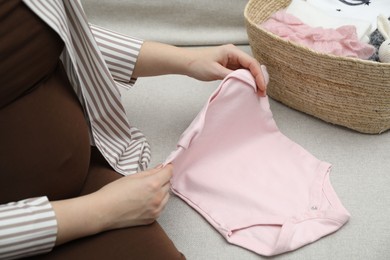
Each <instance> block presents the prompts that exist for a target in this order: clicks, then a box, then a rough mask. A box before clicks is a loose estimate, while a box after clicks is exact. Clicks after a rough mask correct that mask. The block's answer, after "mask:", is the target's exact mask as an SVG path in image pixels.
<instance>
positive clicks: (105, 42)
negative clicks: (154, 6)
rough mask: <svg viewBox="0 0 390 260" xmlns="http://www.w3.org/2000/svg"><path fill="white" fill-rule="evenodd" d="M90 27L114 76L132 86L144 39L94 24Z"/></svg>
mask: <svg viewBox="0 0 390 260" xmlns="http://www.w3.org/2000/svg"><path fill="white" fill-rule="evenodd" d="M90 28H91V31H92V34H93V36H94V37H95V40H96V43H97V44H98V46H99V49H100V52H101V54H102V56H103V58H104V60H105V62H106V64H107V67H108V69H109V71H110V73H111V75H112V77H113V78H114V79H115V80H116V81H119V82H121V83H127V84H128V85H130V86H132V85H133V84H134V83H135V80H136V79H135V78H132V74H133V71H134V67H135V63H136V61H137V58H138V54H139V51H140V49H141V46H142V43H143V41H142V40H140V39H136V38H132V37H129V36H127V35H124V34H119V33H116V32H114V31H111V30H108V29H105V28H102V27H99V26H96V25H92V24H90ZM120 85H121V86H123V85H124V84H120ZM124 87H125V88H128V86H126V85H125V86H124Z"/></svg>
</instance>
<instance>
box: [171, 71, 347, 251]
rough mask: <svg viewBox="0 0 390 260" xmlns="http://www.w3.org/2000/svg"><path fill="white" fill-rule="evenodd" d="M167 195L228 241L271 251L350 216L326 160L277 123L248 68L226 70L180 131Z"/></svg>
mask: <svg viewBox="0 0 390 260" xmlns="http://www.w3.org/2000/svg"><path fill="white" fill-rule="evenodd" d="M167 163H173V166H174V170H173V177H172V180H171V184H172V186H171V189H172V191H173V193H175V194H176V195H177V196H179V197H180V198H181V199H183V200H184V201H185V202H187V203H188V204H189V205H190V206H192V207H193V208H194V209H195V210H197V211H198V212H199V213H200V214H201V215H202V216H203V217H204V218H205V219H206V220H207V221H208V222H209V223H210V224H211V225H212V226H213V227H214V228H215V229H216V230H217V231H219V233H220V234H221V235H222V236H223V237H224V238H225V239H226V240H227V241H228V242H230V243H232V244H235V245H238V246H241V247H244V248H247V249H249V250H252V251H254V252H256V253H258V254H261V255H266V256H271V255H276V254H281V253H284V252H287V251H291V250H294V249H297V248H299V247H302V246H304V245H307V244H309V243H312V242H314V241H316V240H318V239H320V238H321V237H323V236H326V235H328V234H330V233H332V232H335V231H337V230H338V229H339V228H341V227H342V226H343V225H344V224H345V223H346V222H347V221H348V219H349V217H350V215H349V213H348V211H347V210H346V209H345V208H344V207H343V205H342V204H341V202H340V200H339V199H338V197H337V195H336V193H335V191H334V190H333V188H332V185H331V183H330V180H329V173H330V168H331V165H330V164H329V163H327V162H323V161H320V160H318V159H317V158H315V157H314V156H313V155H311V154H310V153H309V152H308V151H306V150H305V149H304V148H302V147H301V146H299V145H298V144H296V143H294V142H293V141H292V140H290V139H289V138H287V137H286V136H285V135H283V134H282V133H281V132H280V131H279V129H278V128H277V126H276V123H275V121H274V119H273V116H272V112H271V110H270V106H269V102H268V97H259V96H258V95H257V94H256V84H255V80H254V78H253V77H252V75H251V74H250V72H248V71H247V70H242V69H241V70H237V71H235V72H233V73H231V74H230V75H228V76H227V77H226V78H225V79H224V80H223V82H222V83H221V84H220V86H219V87H218V89H217V90H216V91H215V92H214V93H213V94H212V95H211V97H210V99H209V100H208V102H207V104H206V105H205V106H204V107H203V109H202V110H201V111H200V113H199V114H198V115H197V117H196V118H195V119H194V121H193V122H192V123H191V125H190V126H189V127H188V128H187V129H186V131H185V132H184V133H183V134H182V136H181V138H180V140H179V141H178V144H177V149H176V150H175V151H173V152H172V153H171V154H170V156H168V158H167V160H166V161H165V164H167Z"/></svg>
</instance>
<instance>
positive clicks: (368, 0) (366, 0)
mask: <svg viewBox="0 0 390 260" xmlns="http://www.w3.org/2000/svg"><path fill="white" fill-rule="evenodd" d="M306 1H307V2H308V3H309V4H311V5H313V6H316V7H317V8H319V9H322V10H323V11H325V12H326V13H328V14H329V15H330V16H334V17H339V18H347V19H349V18H352V19H359V20H365V21H368V22H369V23H370V24H371V26H372V29H371V32H370V33H372V32H373V31H374V30H375V29H376V19H377V17H378V15H380V14H384V15H385V16H387V17H388V16H390V1H389V0H306Z"/></svg>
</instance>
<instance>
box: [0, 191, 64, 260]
mask: <svg viewBox="0 0 390 260" xmlns="http://www.w3.org/2000/svg"><path fill="white" fill-rule="evenodd" d="M0 230H1V232H0V259H14V258H21V257H26V256H31V255H37V254H43V253H46V252H50V251H51V250H52V248H53V247H54V245H55V241H56V238H57V232H58V226H57V220H56V217H55V213H54V210H53V208H52V206H51V204H50V202H49V200H48V198H47V197H38V198H31V199H26V200H21V201H18V202H11V203H8V204H3V205H0Z"/></svg>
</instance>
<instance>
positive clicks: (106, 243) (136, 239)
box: [0, 0, 183, 259]
mask: <svg viewBox="0 0 390 260" xmlns="http://www.w3.org/2000/svg"><path fill="white" fill-rule="evenodd" d="M63 48H64V43H63V42H62V40H61V38H60V37H59V36H58V35H57V34H56V33H55V32H54V31H53V30H52V29H51V28H50V27H49V26H48V25H46V24H45V23H44V22H43V21H42V20H41V19H40V18H39V17H38V16H36V15H35V14H34V13H33V12H32V11H30V9H29V8H28V7H27V6H25V5H24V4H23V3H22V1H21V0H0V82H1V83H0V204H4V203H7V202H11V201H18V200H22V199H26V198H31V197H37V196H47V197H48V198H49V200H58V199H67V198H72V197H76V196H79V195H83V194H88V193H90V192H93V191H96V190H98V189H99V188H101V187H102V186H104V185H105V184H107V183H109V182H111V181H114V180H116V179H118V178H120V176H121V175H119V174H118V173H116V172H115V171H113V170H112V169H111V168H110V166H109V165H108V164H107V163H106V162H105V160H104V158H103V157H102V156H101V155H100V153H99V152H98V151H97V150H96V148H91V147H90V144H89V136H88V126H87V123H86V120H85V117H84V112H83V108H82V106H81V105H80V103H79V101H78V98H77V96H76V94H75V93H74V91H73V88H72V86H71V84H70V83H69V80H68V78H67V75H66V72H65V71H64V68H63V66H62V63H61V61H60V59H59V56H60V54H61V52H62V51H63ZM36 258H37V259H180V258H183V256H182V255H181V254H180V252H178V251H177V249H176V248H175V246H174V245H173V243H172V241H171V240H170V239H169V238H168V237H167V236H166V234H165V232H164V231H163V230H162V229H161V227H160V226H159V225H158V224H157V223H154V224H152V225H147V226H140V227H133V228H126V229H121V230H114V231H109V232H105V233H102V234H98V235H94V236H90V237H86V238H82V239H79V240H76V241H72V242H69V243H67V244H64V245H61V246H58V247H55V248H54V249H53V251H52V252H51V253H49V254H46V255H40V256H37V257H36Z"/></svg>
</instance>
